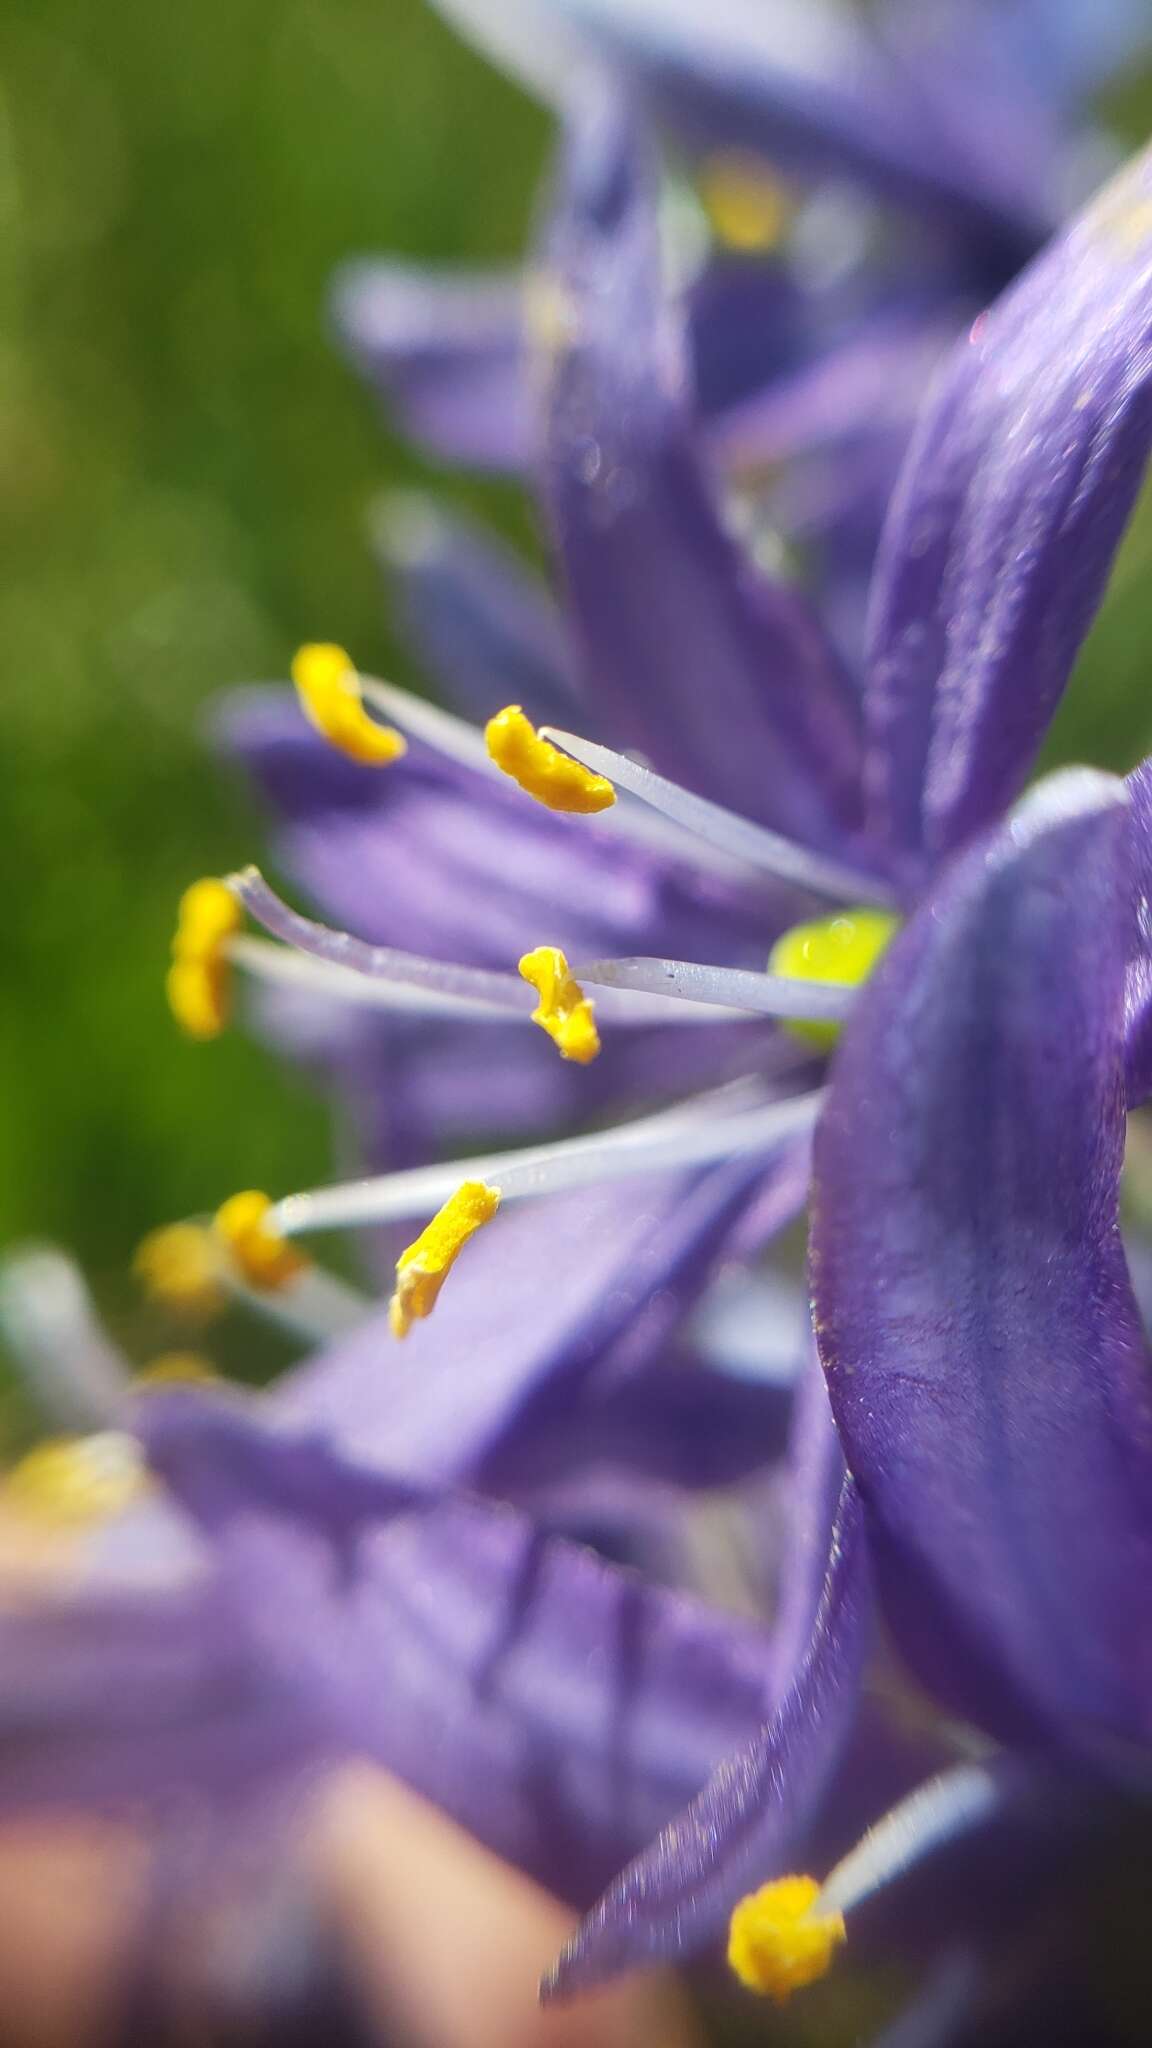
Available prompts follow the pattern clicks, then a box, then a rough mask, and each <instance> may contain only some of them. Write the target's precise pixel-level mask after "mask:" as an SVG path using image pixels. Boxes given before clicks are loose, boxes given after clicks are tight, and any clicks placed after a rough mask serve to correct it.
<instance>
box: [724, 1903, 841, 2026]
mask: <svg viewBox="0 0 1152 2048" xmlns="http://www.w3.org/2000/svg"><path fill="white" fill-rule="evenodd" d="M819 1897H820V1886H819V1885H818V1884H817V1882H816V1880H815V1878H813V1877H779V1878H777V1879H776V1880H775V1882H774V1883H772V1884H766V1885H763V1886H761V1888H760V1890H759V1891H758V1892H752V1893H751V1894H750V1895H749V1897H748V1898H746V1899H741V1901H740V1904H739V1905H738V1906H737V1907H736V1910H735V1912H734V1913H733V1915H732V1918H731V1921H730V1922H729V1927H728V1962H729V1966H730V1968H731V1969H732V1970H733V1971H734V1972H735V1974H736V1976H737V1977H739V1979H740V1982H741V1983H742V1984H744V1985H746V1986H747V1988H748V1990H749V1991H757V1992H759V1993H760V1994H761V1996H763V1997H765V1998H772V1999H774V2000H775V2002H776V2004H777V2005H785V2004H786V2003H787V2001H788V2000H789V1998H791V1996H792V1993H793V1992H794V1991H802V1990H803V1989H804V1987H805V1985H806V1984H815V1983H816V1982H817V1981H818V1980H819V1978H821V1977H823V1976H825V1975H826V1974H827V1972H828V1970H829V1969H830V1968H831V1964H832V1958H833V1956H834V1955H835V1953H836V1950H837V1949H838V1948H839V1947H840V1944H841V1943H842V1942H843V1941H844V1939H845V1933H844V1915H843V1914H842V1913H820V1912H817V1911H816V1910H815V1907H816V1904H817V1901H818V1899H819Z"/></svg>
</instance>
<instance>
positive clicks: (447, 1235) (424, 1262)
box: [388, 1180, 500, 1337]
mask: <svg viewBox="0 0 1152 2048" xmlns="http://www.w3.org/2000/svg"><path fill="white" fill-rule="evenodd" d="M499 1207H500V1190H499V1188H490V1187H489V1186H488V1185H487V1183H486V1182H484V1181H482V1180H466V1181H464V1182H463V1184H462V1185H461V1186H460V1187H458V1188H457V1190H456V1192H455V1194H454V1195H450V1196H449V1198H448V1200H447V1201H446V1202H445V1204H444V1207H443V1208H442V1209H438V1210H437V1212H436V1214H435V1216H434V1217H433V1218H432V1221H431V1223H430V1224H429V1225H428V1227H427V1229H426V1230H422V1231H421V1232H420V1235H419V1237H418V1238H417V1239H416V1242H415V1244H410V1245H409V1246H408V1249H407V1251H404V1252H401V1254H400V1257H399V1258H398V1259H397V1261H396V1291H395V1293H394V1294H393V1296H392V1300H391V1302H390V1304H389V1308H388V1320H389V1322H390V1323H391V1325H392V1333H393V1335H394V1336H396V1337H406V1336H407V1335H408V1332H409V1330H410V1329H411V1328H412V1325H413V1323H414V1322H415V1321H416V1319H417V1317H418V1316H430V1315H431V1313H432V1311H433V1309H434V1308H435V1306H436V1302H437V1299H438V1297H439V1294H440V1289H441V1288H442V1287H443V1285H444V1282H445V1280H446V1279H447V1278H448V1275H449V1273H450V1272H451V1271H452V1268H453V1266H454V1265H455V1263H456V1260H457V1259H458V1258H459V1256H460V1253H461V1252H462V1251H463V1249H464V1246H465V1245H466V1244H467V1242H468V1240H469V1238H470V1237H475V1235H476V1232H477V1231H478V1230H480V1229H482V1228H483V1226H484V1224H485V1223H490V1222H491V1220H492V1218H493V1216H494V1215H495V1214H496V1211H497V1209H498V1208H499Z"/></svg>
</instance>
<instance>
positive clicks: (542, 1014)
mask: <svg viewBox="0 0 1152 2048" xmlns="http://www.w3.org/2000/svg"><path fill="white" fill-rule="evenodd" d="M520 972H521V974H522V975H523V976H524V979H525V981H527V982H530V983H531V985H532V987H533V988H534V989H535V990H536V993H537V995H538V996H539V998H540V1001H539V1002H538V1003H537V1005H536V1008H535V1009H534V1010H533V1012H532V1022H533V1023H534V1024H539V1026H540V1028H541V1030H543V1031H546V1032H547V1033H548V1036H549V1038H550V1039H552V1040H553V1042H554V1043H555V1044H556V1045H558V1046H559V1048H560V1051H561V1054H562V1056H563V1058H564V1059H566V1060H576V1061H577V1062H578V1064H579V1065H580V1066H582V1067H586V1066H587V1065H588V1062H589V1060H594V1059H595V1057H596V1055H597V1053H598V1052H599V1050H600V1034H599V1032H598V1031H597V1029H596V1016H595V1011H594V1008H593V1005H592V1003H591V1002H590V1001H589V999H588V997H587V996H586V995H585V993H584V991H583V989H582V988H581V986H580V983H579V982H578V981H573V979H572V976H571V974H570V973H569V972H568V962H567V960H566V959H565V958H564V955H563V953H562V952H561V951H560V948H559V946H537V948H536V950H535V952H534V953H525V955H524V958H523V959H522V960H521V962H520Z"/></svg>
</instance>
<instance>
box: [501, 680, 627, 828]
mask: <svg viewBox="0 0 1152 2048" xmlns="http://www.w3.org/2000/svg"><path fill="white" fill-rule="evenodd" d="M484 738H485V740H486V741H487V744H488V752H489V753H490V754H491V756H492V759H493V760H494V761H495V763H496V766H497V767H498V768H502V769H503V770H504V773H505V775H510V776H511V777H512V780H513V782H518V783H519V784H520V787H521V789H523V790H526V791H527V793H528V795H529V796H534V797H535V798H536V801H537V803H541V804H544V805H545V806H546V807H547V809H548V810H550V811H575V812H578V813H579V814H580V815H581V816H582V817H583V816H587V815H588V814H589V813H591V812H593V811H606V810H608V809H609V808H610V806H611V805H612V804H614V803H615V801H616V791H615V790H614V789H613V787H612V784H611V783H610V782H609V780H608V778H607V776H605V775H593V773H592V771H591V769H589V768H584V767H582V766H581V764H580V762H579V761H574V760H573V759H572V756H571V755H570V754H562V753H561V752H560V749H559V747H554V746H553V745H552V742H551V740H542V739H541V738H540V735H539V733H538V732H537V731H536V728H535V726H534V725H533V724H532V721H531V719H529V718H525V716H524V713H523V712H522V711H521V709H520V706H519V705H518V704H509V705H508V706H507V708H506V709H505V710H504V711H498V712H497V713H496V716H495V718H490V719H489V720H488V723H487V725H486V726H485V728H484Z"/></svg>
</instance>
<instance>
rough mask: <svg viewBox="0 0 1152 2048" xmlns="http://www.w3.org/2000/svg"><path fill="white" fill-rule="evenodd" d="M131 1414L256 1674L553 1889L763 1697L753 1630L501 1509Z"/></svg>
mask: <svg viewBox="0 0 1152 2048" xmlns="http://www.w3.org/2000/svg"><path fill="white" fill-rule="evenodd" d="M141 1423H142V1427H143V1428H144V1430H145V1432H146V1436H147V1441H148V1443H149V1447H150V1450H151V1454H152V1457H153V1460H154V1462H155V1463H156V1465H157V1467H158V1468H159V1470H160V1471H161V1473H162V1475H163V1477H164V1478H165V1480H166V1481H167V1483H168V1484H169V1486H170V1487H171V1488H172V1489H173V1491H174V1492H175V1494H176V1495H177V1497H178V1498H179V1499H180V1500H181V1502H182V1504H183V1505H184V1506H185V1507H186V1509H187V1510H188V1511H189V1512H190V1513H192V1515H193V1516H194V1517H195V1518H196V1520H197V1521H198V1522H199V1523H200V1524H201V1526H202V1527H203V1528H204V1529H205V1531H206V1532H207V1534H208V1535H209V1537H210V1539H211V1540H212V1541H213V1543H214V1544H215V1546H216V1548H217V1551H218V1555H219V1557H220V1559H221V1566H222V1569H223V1570H224V1572H225V1573H226V1575H227V1580H228V1583H229V1585H230V1586H231V1587H232V1588H233V1590H234V1593H235V1597H236V1599H237V1601H238V1602H240V1603H242V1604H243V1607H244V1611H245V1616H246V1620H247V1623H248V1626H249V1628H250V1630H251V1633H252V1636H253V1640H254V1642H255V1643H256V1644H257V1645H258V1648H259V1654H260V1656H261V1658H262V1660H263V1661H264V1662H266V1664H267V1665H268V1667H269V1668H270V1669H271V1670H272V1671H274V1672H283V1673H285V1674H291V1677H292V1681H293V1683H294V1684H295V1685H296V1686H297V1687H298V1688H299V1690H300V1692H301V1694H302V1696H303V1697H304V1698H306V1699H307V1700H309V1701H311V1702H312V1704H313V1706H314V1709H315V1711H316V1712H317V1714H318V1716H319V1717H320V1718H321V1719H322V1720H325V1721H327V1722H328V1724H329V1725H331V1726H332V1727H334V1728H336V1729H338V1730H339V1731H340V1734H341V1736H342V1739H343V1742H344V1744H345V1746H346V1748H347V1750H348V1752H349V1754H354V1755H355V1754H359V1755H363V1756H367V1757H370V1758H372V1759H374V1760H376V1761H378V1762H380V1763H382V1764H383V1765H385V1766H386V1767H387V1768H388V1769H391V1770H394V1771H396V1772H397V1773H398V1774H399V1775H400V1776H401V1777H402V1778H404V1779H405V1780H406V1781H407V1782H408V1783H409V1784H411V1785H412V1786H413V1787H414V1788H415V1789H416V1790H417V1791H419V1792H422V1793H423V1794H424V1795H425V1796H426V1797H428V1798H431V1799H432V1800H434V1801H435V1802H436V1803H437V1804H439V1805H440V1806H442V1807H443V1808H444V1809H445V1811H446V1812H448V1813H449V1814H451V1815H452V1816H453V1817H454V1818H455V1819H457V1820H458V1821H459V1822H460V1823H461V1824H462V1825H463V1826H465V1827H467V1828H469V1829H470V1830H471V1831H472V1832H473V1833H475V1834H476V1835H477V1836H478V1837H479V1838H480V1839H481V1840H482V1841H484V1842H486V1843H487V1844H488V1845H489V1846H490V1847H491V1848H492V1849H494V1850H495V1851H496V1852H497V1853H498V1854H500V1855H504V1856H507V1857H509V1858H510V1859H511V1860H513V1861H515V1862H517V1863H518V1864H520V1865H521V1866H522V1867H523V1868H525V1869H527V1870H529V1871H530V1872H532V1873H533V1874H535V1875H537V1876H539V1877H541V1878H542V1879H543V1880H544V1881H546V1882H549V1883H550V1884H551V1885H552V1886H553V1887H554V1888H558V1889H559V1890H561V1891H562V1892H563V1893H564V1894H565V1895H566V1896H568V1897H575V1898H580V1897H584V1898H586V1897H588V1896H590V1895H591V1892H592V1891H593V1889H594V1888H595V1885H596V1884H597V1883H598V1882H602V1881H603V1879H604V1877H605V1876H606V1875H607V1874H608V1872H609V1871H610V1870H611V1869H612V1868H614V1867H615V1866H616V1864H617V1862H618V1860H619V1859H620V1857H621V1855H622V1854H628V1853H630V1851H631V1850H634V1849H635V1848H636V1847H637V1846H638V1845H639V1844H640V1843H641V1842H642V1841H644V1840H645V1839H646V1838H647V1836H648V1835H649V1834H650V1833H651V1832H652V1831H653V1830H654V1828H656V1827H658V1826H660V1825H662V1824H663V1822H664V1821H665V1820H666V1819H667V1818H668V1816H669V1814H670V1813H672V1812H674V1811H675V1809H676V1807H677V1805H679V1804H680V1803H682V1801H683V1799H684V1798H685V1797H687V1796H690V1794H691V1792H692V1791H693V1790H694V1789H695V1788H696V1787H697V1786H699V1784H700V1783H701V1782H702V1781H703V1779H704V1778H705V1776H706V1775H707V1772H708V1771H709V1770H710V1769H711V1768H712V1766H713V1765H714V1764H715V1762H716V1761H717V1759H718V1758H719V1756H721V1755H722V1754H723V1752H724V1750H725V1748H726V1747H727V1746H729V1745H730V1744H731V1743H732V1742H734V1741H736V1740H738V1739H739V1738H740V1736H741V1734H742V1732H743V1730H744V1729H745V1728H746V1727H748V1726H749V1725H751V1724H752V1723H753V1722H754V1721H755V1719H756V1717H757V1715H758V1713H759V1712H760V1711H761V1710H762V1700H763V1688H764V1670H765V1662H766V1659H765V1644H764V1639H763V1637H762V1636H761V1635H760V1633H759V1632H758V1631H757V1630H755V1629H753V1628H750V1627H749V1626H748V1625H747V1624H745V1623H742V1622H739V1621H737V1620H735V1619H734V1618H731V1617H727V1616H724V1615H722V1614H720V1613H718V1612H716V1613H714V1612H712V1611H710V1610H708V1609H706V1608H704V1607H701V1606H700V1605H698V1604H697V1603H695V1602H693V1601H690V1600H688V1599H684V1598H682V1597H679V1596H677V1595H674V1594H671V1593H667V1592H665V1591H663V1590H661V1589H659V1588H657V1587H654V1586H649V1585H646V1584H645V1583H644V1582H643V1581H642V1580H640V1579H638V1578H636V1577H635V1576H634V1575H632V1574H630V1573H625V1572H621V1571H619V1570H616V1569H614V1568H613V1567H611V1566H609V1565H606V1564H604V1563H602V1562H600V1561H599V1560H598V1559H597V1558H596V1557H594V1556H593V1555H592V1554H591V1553H590V1552H588V1551H583V1550H580V1549H578V1548H576V1547H575V1546H573V1545H570V1544H567V1543H564V1542H562V1541H560V1540H557V1539H555V1538H550V1537H547V1536H545V1535H543V1534H542V1533H541V1532H540V1531H539V1530H538V1529H536V1528H535V1527H534V1526H533V1525H532V1523H530V1522H529V1521H527V1520H526V1519H525V1518H524V1517H523V1516H520V1515H518V1514H516V1513H515V1512H514V1511H513V1510H511V1509H507V1508H497V1507H493V1506H490V1505H486V1504H484V1503H482V1502H479V1501H471V1500H466V1499H463V1498H458V1499H453V1498H451V1497H449V1496H439V1495H436V1494H430V1495H426V1494H422V1493H420V1492H419V1491H418V1490H416V1489H414V1488H405V1487H402V1486H399V1485H396V1484H394V1483H393V1482H390V1481H388V1480H386V1479H385V1478H383V1477H382V1476H380V1475H376V1474H371V1473H368V1472H366V1471H364V1470H363V1469H362V1468H360V1467H357V1466H354V1465H350V1464H348V1463H346V1462H345V1461H343V1460H342V1459H340V1458H339V1457H338V1456H337V1455H336V1454H334V1453H333V1452H331V1451H328V1450H326V1449H325V1448H324V1447H323V1446H322V1445H320V1444H318V1443H315V1442H313V1441H311V1440H309V1439H304V1438H297V1437H290V1436H286V1435H271V1434H269V1433H268V1432H266V1431H262V1430H260V1429H259V1428H258V1427H257V1425H256V1424H255V1423H254V1422H252V1421H249V1420H248V1419H246V1417H245V1415H244V1414H243V1412H242V1411H240V1410H239V1409H236V1408H226V1407H224V1406H223V1405H222V1404H213V1403H209V1402H207V1401H204V1400H201V1401H199V1402H197V1401H196V1400H195V1399H194V1398H190V1397H184V1398H183V1399H180V1398H177V1397H163V1398H162V1397H161V1396H160V1395H154V1396H153V1397H152V1398H150V1400H149V1402H148V1404H147V1407H146V1409H144V1410H143V1413H142V1417H141Z"/></svg>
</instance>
